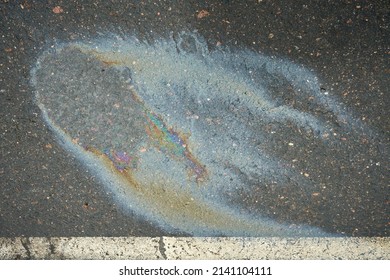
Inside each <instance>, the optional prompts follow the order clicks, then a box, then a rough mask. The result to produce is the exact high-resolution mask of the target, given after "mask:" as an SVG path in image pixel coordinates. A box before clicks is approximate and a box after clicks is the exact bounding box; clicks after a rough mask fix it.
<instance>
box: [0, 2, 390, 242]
mask: <svg viewBox="0 0 390 280" xmlns="http://www.w3.org/2000/svg"><path fill="white" fill-rule="evenodd" d="M56 6H60V7H61V9H62V10H60V9H58V8H57V9H54V8H55V7H56ZM53 9H54V10H53ZM202 10H203V11H207V13H206V12H203V13H201V11H202ZM389 11H390V5H389V4H388V1H369V2H368V1H271V0H263V1H228V0H225V1H154V2H153V3H152V2H150V1H2V2H1V3H0V137H1V138H0V153H1V154H0V155H1V157H0V236H6V237H10V236H123V235H125V236H127V235H134V236H160V235H166V234H167V233H165V232H164V231H163V230H161V229H159V228H157V227H155V226H154V225H152V224H150V223H148V222H146V221H144V220H142V219H140V218H137V217H136V216H133V217H129V216H128V215H124V214H123V213H122V212H121V211H120V209H119V208H118V207H117V206H116V205H115V203H114V202H113V200H112V199H111V198H110V193H107V192H106V190H105V189H104V188H103V187H102V186H101V185H100V183H99V182H98V180H97V179H96V178H94V177H93V176H92V175H90V174H89V173H88V172H86V170H85V169H84V168H83V167H82V166H81V165H80V164H79V163H78V161H77V160H76V159H74V158H73V157H72V156H71V155H69V154H68V153H67V152H66V151H64V150H63V148H62V147H61V146H60V145H59V144H58V143H57V142H56V140H55V139H54V138H53V135H52V133H51V132H50V131H49V130H48V129H47V127H46V126H45V125H44V123H43V121H42V118H41V116H40V110H39V109H38V108H37V106H36V105H35V104H34V102H33V92H32V87H31V85H30V84H29V79H30V69H31V67H32V65H33V64H34V63H35V62H36V59H37V57H38V55H39V54H40V53H41V52H42V50H44V49H46V48H48V47H50V46H51V45H52V44H54V43H56V42H58V41H77V40H88V39H89V38H91V39H93V38H94V37H96V36H98V35H101V34H107V33H109V32H112V33H117V34H124V35H128V34H134V35H137V36H138V37H141V38H145V39H146V40H153V39H154V38H155V37H156V36H159V35H161V36H166V35H167V34H169V33H170V32H173V33H175V32H181V31H183V30H184V31H193V30H198V33H199V34H201V35H202V36H204V37H205V38H206V40H207V42H208V43H209V44H210V47H212V46H215V45H217V44H223V45H227V46H234V47H237V48H239V47H245V48H249V49H251V50H253V51H257V52H261V53H263V54H266V55H277V56H281V57H285V58H288V59H289V60H291V61H293V62H295V63H298V64H303V65H305V66H306V67H308V68H310V69H314V70H315V71H316V73H317V74H318V76H320V77H321V80H323V81H325V84H323V85H322V86H323V88H324V90H329V91H331V92H332V93H333V94H335V95H338V96H339V98H340V99H341V100H342V102H343V103H344V104H346V106H347V107H349V108H352V110H353V111H354V112H355V113H356V114H357V115H358V116H359V118H360V119H361V120H362V121H363V122H365V123H366V124H367V125H369V126H370V127H374V128H375V129H376V130H377V131H379V132H380V135H381V138H380V143H379V144H378V145H377V146H375V147H371V146H370V149H372V151H371V150H370V149H369V150H370V151H371V152H372V155H373V157H372V158H371V157H370V151H369V152H368V153H364V155H365V157H357V158H351V165H350V166H344V168H346V169H353V170H355V171H356V172H361V173H364V174H366V176H365V180H363V181H362V180H360V179H359V180H356V178H354V177H348V178H345V179H344V180H346V182H347V181H348V182H350V184H348V187H345V188H341V189H338V190H334V189H333V190H332V191H329V192H323V193H322V194H321V197H320V198H317V197H314V198H313V202H312V203H311V204H310V207H309V208H305V207H306V205H307V204H305V205H302V204H301V203H300V201H299V199H298V198H299V196H294V193H293V191H292V192H291V193H290V194H289V197H288V198H289V199H288V201H281V202H280V203H278V204H275V201H273V200H272V201H271V200H270V201H267V200H266V199H264V201H263V208H264V211H266V213H267V215H269V216H270V217H272V218H273V219H276V220H278V221H288V222H293V223H294V222H297V223H306V224H310V225H314V226H318V227H321V228H323V229H325V230H327V231H329V232H334V233H342V234H346V235H347V236H388V223H389V222H388V221H389V214H388V213H389V191H388V187H389V186H388V181H389V175H388V173H389V172H388V160H387V161H382V162H379V164H378V162H376V161H373V158H375V157H377V155H378V154H379V155H380V157H383V158H386V157H387V158H388V155H389V154H388V148H389V127H390V123H389V118H388V113H389V112H388V108H389V105H390V104H389V97H388V94H389V86H390V84H389V78H388V76H389V64H388V59H389V51H390V50H389V43H390V42H389V40H390V39H389V38H390V34H389V28H390V27H389ZM343 141H349V139H348V138H346V140H343ZM369 144H370V143H366V142H365V141H364V139H362V140H361V145H362V149H364V150H365V149H367V147H368V146H365V145H369ZM359 154H360V153H359V150H356V155H359ZM305 156H308V155H307V154H305V151H302V158H305ZM337 156H338V155H337V154H334V160H335V161H336V162H337ZM335 172H344V170H343V169H339V170H335ZM346 174H353V173H348V172H346ZM359 174H360V173H359ZM359 178H361V177H359ZM242 199H243V200H245V199H248V198H247V197H245V196H243V197H242Z"/></svg>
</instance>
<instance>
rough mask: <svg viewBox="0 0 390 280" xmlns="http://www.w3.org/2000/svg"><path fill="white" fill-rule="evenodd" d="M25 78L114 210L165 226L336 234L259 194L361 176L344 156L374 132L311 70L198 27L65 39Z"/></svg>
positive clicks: (314, 192)
mask: <svg viewBox="0 0 390 280" xmlns="http://www.w3.org/2000/svg"><path fill="white" fill-rule="evenodd" d="M31 83H32V85H33V87H34V89H35V101H36V104H37V105H38V106H39V108H40V109H41V111H42V116H43V119H44V120H45V122H46V123H47V125H48V126H49V127H50V129H51V130H52V132H53V133H54V134H55V136H56V138H57V140H58V142H59V143H61V144H62V145H63V146H64V148H65V149H66V150H67V151H68V152H70V153H72V154H74V155H75V156H76V158H77V159H78V160H79V161H80V162H81V163H82V164H84V165H85V166H86V168H87V169H89V170H90V171H92V172H94V174H96V176H97V177H98V178H99V179H100V180H101V182H102V183H103V185H105V186H106V187H107V188H108V189H109V190H110V191H111V192H112V193H113V194H114V196H115V197H114V199H115V200H116V201H117V202H118V204H119V205H121V209H122V210H123V211H124V212H132V213H136V214H137V215H139V216H141V217H142V218H143V219H146V220H148V221H150V222H152V223H154V224H156V225H158V226H159V227H161V228H163V229H164V230H166V231H167V232H170V233H172V234H175V233H177V232H186V233H188V234H191V235H196V236H210V235H213V236H221V235H222V236H327V235H333V234H332V233H328V232H325V231H323V230H322V229H320V228H316V227H313V226H309V225H305V224H304V223H302V224H297V223H288V222H286V221H277V220H276V219H272V218H271V217H270V216H271V215H269V213H268V212H267V210H266V209H265V208H266V207H264V204H263V201H262V200H263V197H262V196H263V195H264V194H267V195H268V199H269V197H271V198H272V199H273V201H274V203H275V204H278V203H281V204H282V203H283V199H284V194H285V193H294V195H295V196H296V197H298V198H299V200H300V203H302V204H305V203H307V204H309V203H311V202H309V201H312V200H316V199H321V195H322V193H323V192H327V191H328V190H329V189H332V188H337V187H338V186H337V185H336V184H335V183H334V182H337V181H342V177H343V176H345V172H353V176H356V177H357V178H359V176H361V177H362V178H363V176H364V174H361V173H359V172H357V171H345V172H343V171H342V169H343V168H344V166H347V165H348V162H349V160H350V158H351V157H353V156H354V154H353V151H354V150H355V149H356V148H357V147H358V146H360V145H361V141H362V139H365V141H370V142H375V141H377V139H378V137H379V136H378V133H377V132H376V131H375V129H373V128H371V127H368V126H367V125H366V124H364V123H363V122H361V120H360V119H359V118H357V117H355V116H354V112H352V111H351V110H350V109H348V108H347V106H345V105H343V104H342V103H341V102H340V100H338V99H337V98H336V97H335V96H333V95H332V92H328V91H327V90H326V89H325V88H322V87H321V81H320V77H317V76H316V74H315V73H314V71H312V70H310V69H308V68H306V67H303V66H300V65H296V64H294V63H292V62H290V61H288V60H287V59H282V58H276V57H271V56H264V55H260V54H258V53H254V52H252V51H249V50H247V49H242V48H241V49H238V48H237V49H229V48H227V47H217V48H216V49H213V50H209V48H208V46H207V44H206V42H205V41H204V39H203V38H202V37H201V36H200V35H198V34H196V33H194V32H182V33H180V34H179V35H175V36H174V35H172V36H171V37H170V38H168V39H156V40H155V41H154V42H153V43H150V42H145V41H141V40H139V39H137V38H136V37H133V36H129V37H126V38H123V37H119V36H116V35H112V34H111V35H107V36H105V37H100V38H97V39H96V40H94V41H79V42H77V43H75V42H72V43H67V42H63V43H61V44H57V45H54V46H52V47H51V48H49V49H47V50H46V51H45V52H44V53H42V54H41V56H40V57H39V59H38V61H37V63H36V65H35V67H34V68H33V70H32V72H31ZM347 139H357V140H356V141H348V144H346V140H347ZM303 151H305V152H303ZM308 151H309V152H308ZM369 152H370V156H371V157H372V151H368V150H367V151H363V152H362V153H363V154H364V153H367V154H368V153H369ZM334 153H340V157H339V159H338V161H334V160H332V159H333V158H334ZM330 154H333V155H332V156H331V155H330ZM308 155H309V156H308ZM381 160H382V159H381V156H380V155H379V153H378V159H377V161H376V163H377V164H380V162H381ZM340 170H341V171H340ZM349 175H351V174H349ZM272 199H271V200H272Z"/></svg>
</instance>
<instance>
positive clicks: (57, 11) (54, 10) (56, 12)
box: [53, 6, 64, 14]
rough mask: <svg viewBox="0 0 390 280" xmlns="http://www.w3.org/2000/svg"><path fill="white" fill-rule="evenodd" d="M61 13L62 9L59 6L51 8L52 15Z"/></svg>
mask: <svg viewBox="0 0 390 280" xmlns="http://www.w3.org/2000/svg"><path fill="white" fill-rule="evenodd" d="M63 12H64V9H62V8H61V7H60V6H55V7H54V8H53V13H55V14H61V13H63Z"/></svg>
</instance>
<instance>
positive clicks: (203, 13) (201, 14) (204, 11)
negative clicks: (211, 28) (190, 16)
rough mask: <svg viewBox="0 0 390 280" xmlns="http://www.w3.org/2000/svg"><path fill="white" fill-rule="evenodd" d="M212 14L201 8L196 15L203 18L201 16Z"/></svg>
mask: <svg viewBox="0 0 390 280" xmlns="http://www.w3.org/2000/svg"><path fill="white" fill-rule="evenodd" d="M209 15H210V13H209V12H208V11H206V10H201V11H200V12H199V13H198V14H197V15H196V17H197V18H198V19H201V18H204V17H208V16H209Z"/></svg>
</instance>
